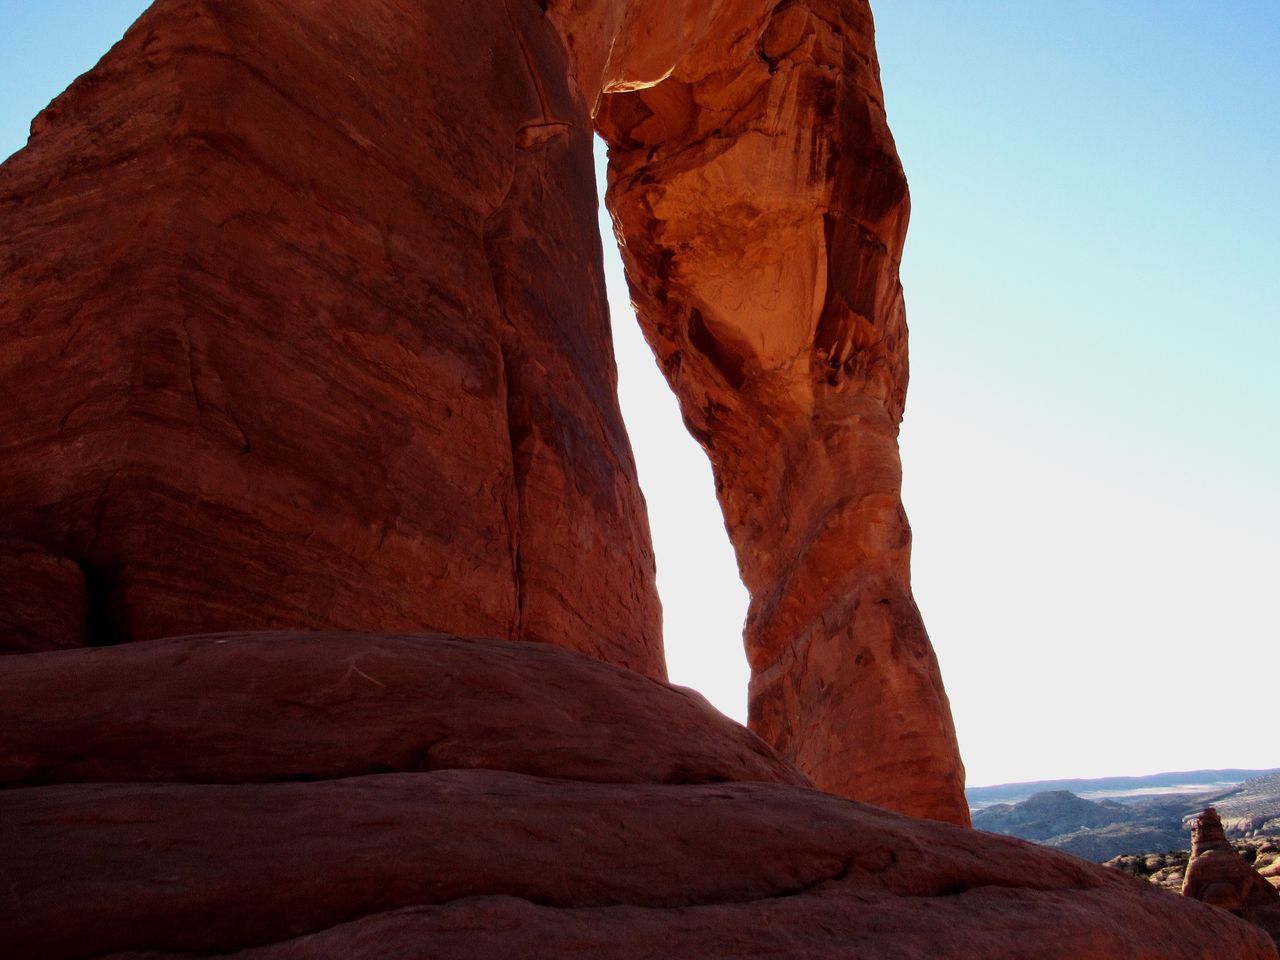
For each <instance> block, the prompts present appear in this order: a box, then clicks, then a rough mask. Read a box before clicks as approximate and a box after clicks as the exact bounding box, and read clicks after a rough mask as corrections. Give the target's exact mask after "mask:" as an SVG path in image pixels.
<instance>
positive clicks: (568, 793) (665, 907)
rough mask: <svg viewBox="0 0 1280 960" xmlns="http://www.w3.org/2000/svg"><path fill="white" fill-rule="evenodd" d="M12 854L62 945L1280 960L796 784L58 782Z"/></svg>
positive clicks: (19, 896) (961, 837) (1248, 941)
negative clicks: (215, 783) (192, 783)
mask: <svg viewBox="0 0 1280 960" xmlns="http://www.w3.org/2000/svg"><path fill="white" fill-rule="evenodd" d="M0 850H2V851H3V853H0V863H3V867H4V869H5V871H6V873H7V875H9V876H11V877H21V878H23V882H22V883H21V884H20V885H18V887H17V889H13V890H10V891H8V892H6V893H5V894H3V896H4V898H5V909H4V910H3V911H2V914H3V917H4V919H3V920H0V937H2V938H3V939H4V942H6V943H7V944H9V946H10V950H11V951H12V953H11V954H10V955H11V956H20V957H42V958H50V960H55V958H73V957H91V956H100V955H104V954H111V953H112V952H116V953H120V952H125V951H162V952H168V953H171V954H178V955H183V954H199V955H208V954H217V953H227V952H231V951H235V950H241V949H244V948H249V947H265V949H261V950H258V951H255V952H251V953H250V954H249V956H258V957H264V958H265V957H316V958H319V957H336V956H342V957H361V956H368V957H374V956H377V957H388V956H447V957H454V956H456V957H462V956H468V957H473V956H495V957H496V956H509V955H510V954H511V951H512V950H513V949H516V950H517V951H518V952H519V953H520V954H521V955H534V956H558V955H569V954H571V953H576V952H579V951H581V950H583V949H587V948H590V951H591V953H592V955H594V956H615V957H632V956H655V955H659V954H662V955H668V956H670V955H676V956H721V957H727V956H742V955H743V954H744V952H745V953H746V954H747V955H751V956H760V955H767V954H768V952H769V950H770V949H775V950H780V951H784V952H787V953H788V955H792V956H795V955H803V956H807V957H813V956H817V957H827V956H830V957H835V956H843V957H848V956H873V957H904V958H905V957H922V958H923V957H931V958H938V957H957V958H959V957H977V956H981V957H985V958H992V957H1008V958H1013V957H1020V958H1025V957H1030V956H1033V957H1037V958H1063V960H1065V958H1071V960H1085V958H1113V957H1114V958H1117V960H1119V958H1125V960H1134V958H1151V960H1155V958H1164V960H1168V958H1183V957H1185V958H1192V957H1195V958H1210V957H1215V958H1224V960H1225V958H1232V960H1254V958H1257V960H1263V958H1273V957H1274V950H1273V948H1272V946H1271V944H1270V942H1269V941H1268V940H1267V938H1266V937H1265V936H1264V935H1263V934H1262V933H1261V932H1260V931H1257V930H1255V929H1254V928H1251V927H1250V926H1248V925H1246V924H1243V923H1240V922H1239V921H1237V920H1235V919H1234V918H1232V917H1230V916H1229V915H1227V914H1225V913H1222V912H1220V911H1215V910H1212V909H1211V908H1208V907H1204V906H1201V905H1199V904H1192V903H1190V902H1188V901H1186V900H1180V899H1179V898H1176V897H1173V896H1171V895H1169V894H1166V893H1164V892H1162V891H1158V890H1155V889H1153V888H1151V887H1150V886H1149V885H1146V884H1142V883H1139V882H1137V881H1133V880H1130V879H1128V878H1126V877H1123V876H1121V875H1119V874H1116V873H1114V872H1113V871H1107V870H1104V869H1102V868H1099V867H1092V866H1090V865H1087V864H1084V863H1083V862H1081V861H1077V860H1074V859H1072V858H1069V857H1065V856H1062V855H1059V854H1055V853H1052V852H1048V851H1044V850H1040V849H1038V848H1035V847H1032V846H1030V845H1027V844H1024V843H1021V842H1019V841H1014V840H1005V839H998V838H994V837H991V836H988V835H985V834H981V833H977V832H973V831H967V830H963V829H960V828H956V827H952V826H950V825H945V824H940V823H936V822H932V821H918V820H911V819H908V818H906V817H903V816H900V815H897V814H892V813H889V812H887V811H882V810H878V809H875V808H871V807H867V806H864V805H860V804H856V803H852V802H848V801H844V800H840V799H837V798H835V797H831V796H829V795H826V794H822V793H818V792H816V791H813V790H810V789H805V788H797V787H787V786H779V785H766V784H722V785H683V786H680V785H675V786H673V785H643V784H585V783H581V782H572V781H560V780H548V779H538V778H531V777H525V776H522V775H519V774H509V773H497V772H492V771H445V772H439V773H418V774H391V775H384V776H378V777H362V778H353V779H348V780H342V781H327V782H320V783H287V784H251V785H180V784H83V785H65V786H53V787H44V788H34V789H23V790H13V791H8V792H6V793H4V794H0ZM476 898H478V899H476ZM404 908H412V909H410V911H409V912H407V913H406V912H401V913H391V912H392V911H397V910H403V909H404ZM387 914H391V915H387ZM300 938H301V939H300ZM271 944H277V945H276V946H268V945H271ZM535 947H536V949H535ZM859 950H861V951H862V952H859ZM798 951H799V952H800V953H798Z"/></svg>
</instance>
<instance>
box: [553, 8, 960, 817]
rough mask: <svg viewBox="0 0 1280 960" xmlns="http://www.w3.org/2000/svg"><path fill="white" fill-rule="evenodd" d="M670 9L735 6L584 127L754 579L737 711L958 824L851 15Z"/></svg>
mask: <svg viewBox="0 0 1280 960" xmlns="http://www.w3.org/2000/svg"><path fill="white" fill-rule="evenodd" d="M670 5H673V6H682V7H683V8H684V9H685V10H686V12H688V11H691V10H692V9H695V8H696V9H699V10H703V11H704V12H706V11H707V10H709V9H710V8H712V7H715V8H716V9H717V10H718V11H721V12H723V13H724V15H725V16H726V17H730V18H731V19H735V22H736V24H737V29H736V30H735V31H731V32H727V33H724V34H721V35H720V36H721V37H733V38H735V40H734V44H730V45H728V47H727V46H726V45H725V44H724V43H723V42H722V43H721V44H720V45H719V47H718V48H716V47H715V46H712V45H709V46H707V47H705V48H703V47H699V46H698V45H697V44H696V43H693V44H692V45H691V49H690V50H689V52H688V53H687V55H686V56H685V58H684V59H683V60H679V62H678V63H677V64H676V66H675V68H674V72H671V73H670V76H666V77H665V78H663V76H659V77H658V78H657V79H658V80H659V81H660V82H656V83H653V85H651V86H643V84H644V83H645V82H649V81H652V79H653V78H652V76H651V74H652V73H653V71H652V70H647V69H643V68H637V73H636V74H635V76H633V77H628V76H627V75H626V70H627V59H626V57H625V56H623V57H621V58H620V59H619V58H610V61H609V63H610V65H611V69H612V70H613V71H614V74H617V75H612V74H611V75H610V77H609V78H608V80H607V82H606V87H605V90H606V94H605V95H604V96H603V98H602V99H601V101H600V113H599V116H598V118H597V122H598V125H599V126H600V129H601V131H602V133H603V134H604V136H605V137H606V138H607V139H608V141H609V143H610V173H609V179H610V188H609V204H610V209H611V210H612V211H613V214H614V218H615V224H616V226H617V229H618V233H619V238H620V240H621V241H622V244H623V246H622V252H623V257H624V260H625V262H626V265H627V271H628V277H629V279H630V283H631V291H632V298H633V300H634V301H635V303H636V305H637V309H638V312H639V316H640V321H641V323H642V325H643V327H644V329H645V333H646V335H647V337H648V339H649V343H650V344H651V346H652V347H653V349H654V352H655V353H656V354H657V357H658V360H659V363H660V364H661V366H662V369H663V371H664V373H665V374H666V376H667V379H668V380H669V381H670V383H671V385H672V387H673V388H674V389H675V391H676V393H677V395H678V397H679V399H680V403H681V407H682V409H683V412H684V417H685V421H686V423H687V424H688V425H689V428H690V430H691V431H692V432H693V434H694V436H695V437H697V439H698V440H699V441H700V442H701V444H702V446H703V447H704V449H705V450H706V451H707V454H708V456H709V457H710V458H711V462H712V466H713V467H714V469H715V473H716V487H717V491H718V493H719V496H720V502H721V505H722V507H723V508H724V513H725V521H726V525H727V527H728V530H729V535H730V537H731V538H732V540H733V542H734V545H735V548H736V550H737V556H738V563H739V566H740V568H741V571H742V577H743V581H744V582H745V583H746V585H747V587H748V589H749V590H750V591H751V607H750V612H749V614H748V619H747V626H746V645H747V652H748V658H749V660H750V662H751V667H752V681H751V698H750V699H751V725H752V729H754V730H755V731H756V732H757V733H759V734H760V735H761V736H762V737H764V739H766V740H767V741H769V742H771V743H773V744H774V745H775V746H776V747H778V749H779V750H780V751H781V752H782V753H783V754H784V755H786V756H788V757H791V758H792V759H794V760H795V762H796V763H797V765H799V766H800V768H801V769H802V770H804V771H805V772H807V773H808V774H809V775H810V776H812V777H813V778H814V781H815V783H817V784H818V785H819V786H820V787H822V788H823V789H826V790H830V791H832V792H835V793H839V794H842V795H844V796H849V797H856V798H859V799H863V800H868V801H871V802H874V803H878V804H882V805H885V806H889V807H892V808H894V809H897V810H902V811H904V812H907V813H912V814H915V815H918V816H927V817H935V818H939V819H945V820H952V821H955V822H959V823H967V822H968V808H967V806H966V804H965V801H964V794H963V787H964V775H963V768H962V766H961V763H960V759H959V754H958V750H957V746H956V738H955V731H954V729H953V726H952V722H951V716H950V708H949V706H948V703H947V699H946V694H945V692H944V691H943V687H942V682H941V679H940V677H939V675H938V668H937V663H936V661H935V658H934V655H933V651H932V648H931V646H930V644H929V640H928V637H927V635H926V633H925V630H924V627H923V625H922V623H921V620H920V615H919V611H918V610H917V609H916V605H915V602H914V600H913V599H912V596H911V590H910V574H909V559H910V547H911V533H910V529H909V527H908V525H907V519H906V515H905V513H904V512H903V509H902V505H901V502H900V496H899V491H900V486H901V477H900V474H901V470H900V463H899V457H898V447H897V434H898V424H899V422H900V420H901V418H902V413H903V404H904V398H905V391H906V384H907V329H906V324H905V320H904V309H903V298H902V290H901V287H900V285H899V283H898V264H899V261H900V258H901V252H902V244H903V239H904V236H905V231H906V226H907V218H908V211H909V200H908V195H907V185H906V180H905V179H904V176H903V172H902V167H901V164H900V163H899V160H898V156H897V152H896V149H895V147H894V143H893V138H892V136H891V135H890V133H889V129H888V126H887V124H886V122H885V115H884V108H883V95H882V92H881V88H880V80H879V72H878V66H877V62H876V56H875V48H874V40H873V27H872V21H871V13H870V10H869V9H868V6H867V4H866V2H865V0H855V2H848V0H842V2H837V0H801V2H789V3H783V4H777V5H761V4H753V3H748V2H745V0H744V2H738V3H723V4H710V3H706V4H690V3H685V4H677V3H673V4H670ZM642 6H643V5H642ZM654 6H655V7H657V6H665V5H663V4H656V5H654ZM552 9H553V10H555V9H556V7H555V6H553V8H552ZM632 9H635V8H632ZM677 22H678V20H677ZM692 36H696V32H695V33H694V34H692ZM632 43H633V41H632V39H631V38H626V39H625V40H624V42H622V43H621V44H620V48H621V49H623V50H629V49H631V46H632ZM729 48H732V50H735V51H737V53H736V54H734V55H730V54H729V53H727V52H725V51H726V50H727V49H729ZM672 56H674V55H671V56H668V57H667V58H666V60H663V61H662V62H663V63H666V62H668V61H670V60H671V59H672ZM583 70H584V72H589V71H586V68H583ZM629 81H630V82H629ZM610 84H612V87H611V86H610ZM629 85H634V86H641V87H643V88H642V89H636V90H632V91H629V92H612V93H610V92H608V91H610V90H611V89H612V90H614V91H625V90H626V88H627V87H628V86H629Z"/></svg>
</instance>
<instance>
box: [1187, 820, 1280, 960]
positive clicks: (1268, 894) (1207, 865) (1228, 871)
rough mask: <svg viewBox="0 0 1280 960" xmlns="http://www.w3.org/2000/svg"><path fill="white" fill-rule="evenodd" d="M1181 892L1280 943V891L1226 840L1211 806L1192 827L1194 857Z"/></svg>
mask: <svg viewBox="0 0 1280 960" xmlns="http://www.w3.org/2000/svg"><path fill="white" fill-rule="evenodd" d="M1182 895H1183V896H1184V897H1192V898H1193V899H1196V900H1201V901H1203V902H1205V903H1208V904H1212V905H1213V906H1215V907H1221V908H1222V909H1223V910H1228V911H1230V912H1231V913H1234V914H1235V915H1236V916H1238V917H1243V918H1244V919H1246V920H1249V921H1250V922H1252V923H1256V924H1258V925H1259V926H1261V927H1262V928H1263V929H1265V930H1267V931H1268V932H1269V933H1270V934H1271V935H1272V936H1273V937H1275V938H1276V941H1277V943H1280V891H1277V890H1276V888H1275V887H1273V886H1272V885H1271V884H1270V883H1268V882H1267V881H1266V880H1265V879H1263V878H1262V877H1261V876H1259V875H1258V873H1257V871H1256V870H1254V869H1253V867H1251V866H1249V864H1247V863H1245V861H1244V858H1243V857H1241V856H1240V854H1239V853H1237V852H1236V850H1235V848H1234V847H1232V846H1231V844H1230V843H1229V842H1228V841H1227V837H1226V834H1225V833H1224V832H1223V829H1222V820H1221V819H1220V818H1219V817H1218V811H1217V810H1215V809H1214V808H1213V807H1209V808H1208V809H1207V810H1205V811H1204V812H1203V813H1202V814H1200V816H1199V817H1197V818H1196V821H1195V824H1194V825H1193V827H1192V830H1191V859H1190V860H1188V861H1187V870H1186V874H1185V876H1184V879H1183V881H1182Z"/></svg>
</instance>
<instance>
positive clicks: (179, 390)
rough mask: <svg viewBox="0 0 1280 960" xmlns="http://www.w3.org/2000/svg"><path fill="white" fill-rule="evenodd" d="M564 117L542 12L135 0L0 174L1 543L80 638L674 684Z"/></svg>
mask: <svg viewBox="0 0 1280 960" xmlns="http://www.w3.org/2000/svg"><path fill="white" fill-rule="evenodd" d="M477 51H482V52H483V56H481V55H478V54H477ZM588 106H589V104H587V103H584V102H583V100H582V98H581V97H580V96H579V95H578V93H577V91H576V89H575V88H574V86H573V83H572V82H571V81H570V79H569V69H568V59H567V55H566V52H565V50H564V48H563V46H562V44H561V42H560V39H559V37H558V36H557V34H556V32H555V30H554V29H553V27H552V26H551V24H549V23H548V22H547V19H546V17H545V16H544V14H543V12H542V10H541V9H540V7H539V5H538V4H537V3H536V2H535V0H492V2H485V3H479V4H462V5H459V4H458V3H456V2H454V0H422V2H415V3H412V4H402V3H397V2H393V0H369V2H362V3H359V4H356V5H354V6H352V7H351V8H350V9H349V10H348V9H346V8H345V7H341V8H340V7H337V6H332V5H326V4H322V3H288V2H282V0H255V2H247V3H221V2H216V0H157V2H155V3H154V4H152V6H151V7H150V9H148V10H147V12H146V13H145V14H143V16H142V17H141V18H140V19H139V20H138V22H137V23H136V24H135V25H134V26H133V27H132V28H131V29H130V31H129V32H128V34H127V35H126V36H125V38H124V39H123V40H122V41H121V42H120V43H119V44H117V45H116V47H115V48H114V49H113V50H112V51H111V52H109V53H108V54H107V55H106V56H105V57H104V58H103V60H102V62H101V63H100V64H99V65H98V66H97V67H96V68H95V69H94V70H92V71H91V72H90V73H88V74H86V75H85V76H84V77H82V78H81V79H80V80H78V81H77V82H76V83H75V84H73V85H72V87H71V88H70V89H69V90H68V91H67V92H66V93H65V94H63V95H62V96H61V97H59V98H58V100H57V101H55V102H54V104H52V105H51V107H50V108H49V109H48V110H46V111H45V112H44V113H42V114H41V116H40V117H39V118H37V120H36V122H35V123H34V124H33V136H32V138H31V141H30V143H29V144H28V146H27V148H26V149H25V150H23V151H20V152H19V153H18V154H16V155H15V156H14V157H13V158H12V159H11V160H9V161H8V162H7V163H5V164H4V165H3V167H0V277H2V278H3V286H2V288H0V340H2V341H3V343H2V345H0V396H2V399H3V402H0V539H3V538H14V539H20V540H23V541H27V542H30V543H31V544H35V545H38V546H39V547H40V548H42V549H44V550H46V551H48V552H49V553H50V555H51V557H52V558H53V559H52V560H51V562H53V561H54V560H56V559H57V558H63V560H64V561H65V563H67V564H69V562H70V561H72V560H74V561H76V562H77V563H79V564H80V566H81V567H82V568H83V570H84V571H85V580H86V582H87V594H88V597H89V604H88V605H89V613H88V620H89V633H90V634H91V636H92V637H93V639H95V640H96V641H98V642H104V643H111V642H118V641H125V640H146V639H151V638H155V637H163V636H168V635H174V634H184V633H196V632H202V631H216V630H226V629H262V628H271V627H297V628H334V627H336V628H356V629H365V630H405V631H420V630H445V631H454V632H458V633H466V634H476V635H482V636H492V637H504V638H505V637H510V638H513V639H530V640H541V641H546V642H550V643H555V644H558V645H561V646H565V647H570V648H572V649H576V650H579V651H582V652H585V653H589V654H591V655H593V656H596V657H599V658H601V659H604V660H608V661H610V662H613V663H616V664H619V665H623V666H628V667H631V668H633V669H636V670H639V671H641V672H644V673H647V674H649V675H651V676H658V677H660V676H663V675H664V674H665V668H664V665H663V662H662V651H661V613H660V610H659V607H658V602H657V594H656V590H655V588H654V583H653V557H652V553H651V550H650V547H649V534H648V527H647V522H646V520H645V515H644V506H643V501H642V499H641V496H640V492H639V487H638V484H637V483H636V479H635V470H634V466H633V464H632V460H631V451H630V448H629V445H628V443H627V438H626V433H625V430H624V429H623V425H622V419H621V415H620V413H619V411H618V407H617V399H616V391H615V378H616V375H615V370H614V364H613V356H612V348H611V345H610V340H609V329H608V315H607V307H606V302H605V298H604V284H603V276H602V264H601V257H600V247H599V238H598V236H597V232H598V231H597V227H596V209H595V202H594V189H593V188H594V179H593V168H592V161H591V142H592V141H591V136H592V127H591V119H590V116H589V112H588V109H587V108H588ZM73 569H74V568H73ZM59 642H61V641H59Z"/></svg>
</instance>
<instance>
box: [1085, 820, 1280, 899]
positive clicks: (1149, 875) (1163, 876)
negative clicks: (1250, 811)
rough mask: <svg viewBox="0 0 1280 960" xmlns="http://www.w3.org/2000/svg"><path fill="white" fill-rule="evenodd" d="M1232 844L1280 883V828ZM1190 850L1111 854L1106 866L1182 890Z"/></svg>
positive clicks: (1257, 867)
mask: <svg viewBox="0 0 1280 960" xmlns="http://www.w3.org/2000/svg"><path fill="white" fill-rule="evenodd" d="M1231 845H1232V846H1233V847H1235V849H1236V851H1237V852H1238V853H1239V854H1240V856H1242V857H1244V859H1245V861H1246V862H1247V863H1250V864H1252V865H1253V868H1254V869H1255V870H1257V871H1258V872H1259V873H1260V874H1262V876H1264V877H1266V878H1267V879H1268V880H1269V881H1270V882H1271V884H1272V886H1275V887H1280V831H1277V832H1275V833H1269V834H1262V835H1258V836H1253V837H1247V838H1243V839H1236V840H1232V841H1231ZM1190 853H1191V851H1190V850H1185V849H1184V850H1169V851H1167V852H1165V853H1147V854H1122V855H1121V856H1118V857H1112V858H1111V859H1110V860H1108V861H1107V862H1106V864H1105V866H1108V867H1113V868H1114V869H1116V870H1121V871H1123V872H1124V873H1127V874H1129V875H1130V876H1133V877H1137V878H1138V879H1140V880H1147V881H1149V882H1150V883H1154V884H1155V885H1156V886H1158V887H1163V888H1164V889H1166V890H1172V891H1173V892H1174V893H1178V892H1179V891H1181V890H1182V880H1183V877H1184V876H1185V872H1186V869H1187V859H1188V857H1189V856H1190Z"/></svg>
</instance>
